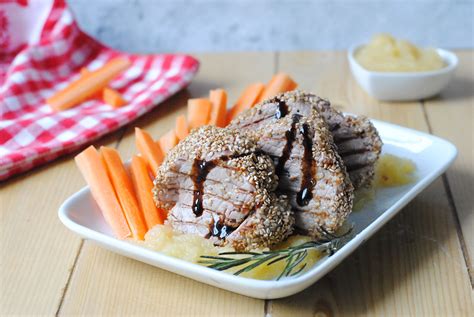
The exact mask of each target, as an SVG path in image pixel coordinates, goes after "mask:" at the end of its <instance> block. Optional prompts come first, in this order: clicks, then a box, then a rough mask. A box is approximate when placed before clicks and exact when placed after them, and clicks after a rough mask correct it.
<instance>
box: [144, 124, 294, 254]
mask: <svg viewBox="0 0 474 317" xmlns="http://www.w3.org/2000/svg"><path fill="white" fill-rule="evenodd" d="M277 183H278V178H277V176H276V174H275V172H274V166H273V162H272V160H271V158H270V157H268V156H267V155H265V154H263V153H259V152H258V151H257V145H256V140H255V139H253V138H252V137H251V136H248V135H246V134H244V133H241V132H239V131H237V130H233V129H227V128H224V129H221V128H215V127H210V126H206V127H201V128H199V129H197V130H195V131H193V132H192V133H191V134H190V135H189V136H188V137H187V138H186V139H185V140H183V141H181V142H180V143H179V144H178V145H177V146H176V147H175V148H173V149H172V150H171V151H170V152H169V153H168V155H167V157H166V159H165V161H164V162H163V164H162V165H161V167H160V169H159V170H158V173H157V176H156V179H155V181H154V184H155V187H154V190H153V193H154V198H155V201H156V204H157V206H159V207H160V208H163V209H165V210H168V220H167V222H168V223H169V224H170V225H171V226H172V227H173V228H174V229H176V230H179V231H182V232H186V233H195V234H198V235H200V236H202V237H205V238H209V239H212V240H213V241H214V242H215V243H216V244H218V245H223V244H230V245H232V246H233V247H234V248H235V249H237V250H250V249H255V248H262V247H269V246H271V245H273V244H275V243H278V242H280V241H282V240H284V239H285V238H286V237H287V236H288V235H289V234H290V233H291V232H292V227H293V223H294V217H293V214H292V211H291V208H290V207H289V204H288V200H287V199H286V198H285V197H280V198H278V197H277V196H276V195H275V194H274V193H273V192H274V190H275V189H276V187H277Z"/></svg>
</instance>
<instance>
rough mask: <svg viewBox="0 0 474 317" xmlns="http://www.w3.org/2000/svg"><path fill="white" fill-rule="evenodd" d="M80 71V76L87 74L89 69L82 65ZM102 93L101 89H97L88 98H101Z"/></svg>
mask: <svg viewBox="0 0 474 317" xmlns="http://www.w3.org/2000/svg"><path fill="white" fill-rule="evenodd" d="M80 73H81V76H85V75H87V74H89V73H90V71H89V70H88V69H87V67H82V68H81V71H80ZM102 93H103V90H102V91H98V92H96V93H95V94H93V95H91V96H90V97H89V98H90V99H101V98H102Z"/></svg>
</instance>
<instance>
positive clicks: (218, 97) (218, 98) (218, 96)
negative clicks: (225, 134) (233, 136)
mask: <svg viewBox="0 0 474 317" xmlns="http://www.w3.org/2000/svg"><path fill="white" fill-rule="evenodd" d="M209 100H210V101H211V104H212V110H211V119H210V120H209V124H212V125H215V126H216V127H221V128H222V127H225V125H226V115H227V108H226V106H227V93H226V92H225V90H224V89H216V90H211V91H210V92H209Z"/></svg>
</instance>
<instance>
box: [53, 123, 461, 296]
mask: <svg viewBox="0 0 474 317" xmlns="http://www.w3.org/2000/svg"><path fill="white" fill-rule="evenodd" d="M372 121H373V122H374V123H377V122H378V123H379V124H383V125H386V126H389V127H391V128H395V129H401V130H403V131H405V132H410V133H416V134H418V135H421V136H423V137H426V138H430V139H433V140H436V141H437V142H440V143H442V144H444V146H446V147H447V148H449V149H450V157H449V159H448V160H446V161H445V162H444V164H443V165H441V166H440V167H439V168H438V169H436V170H433V171H432V172H430V173H428V174H427V175H426V176H425V177H424V178H423V179H422V180H421V181H419V182H418V183H417V184H416V185H415V186H413V188H411V189H410V190H409V191H408V192H407V193H405V194H404V195H403V196H402V197H401V198H400V199H399V200H398V201H397V202H396V203H394V204H393V205H392V206H390V207H389V208H388V209H387V210H385V211H384V212H383V214H381V215H380V216H379V217H377V218H376V219H375V220H374V221H373V222H372V223H370V224H369V225H368V226H367V227H366V228H364V229H363V230H362V231H361V232H359V233H358V234H357V235H356V236H354V237H353V238H352V239H351V240H350V241H349V242H348V243H347V244H345V245H344V246H343V247H342V248H341V249H339V250H338V251H337V252H336V253H335V255H333V256H332V257H330V258H329V259H328V260H327V261H324V262H323V263H321V265H317V266H314V267H313V268H311V269H309V270H308V271H307V272H305V273H303V274H302V275H299V276H296V277H292V278H287V279H282V280H279V281H268V280H257V279H252V278H246V277H241V276H235V275H232V274H229V273H225V272H220V271H217V270H214V269H211V268H207V267H205V266H201V265H198V264H194V263H191V262H187V261H184V260H181V259H177V258H173V257H170V256H168V255H165V254H161V253H159V252H156V251H153V250H149V249H147V248H145V247H142V246H139V245H133V244H132V243H130V242H127V241H122V240H119V239H116V238H113V237H111V236H108V235H106V234H104V233H100V232H97V231H95V230H92V229H89V228H88V227H85V226H82V225H80V224H78V223H76V222H74V221H73V220H72V219H71V218H70V217H69V216H68V205H69V204H72V203H73V202H74V200H77V199H79V197H80V196H81V195H83V194H84V192H86V191H88V190H89V189H88V187H87V186H86V187H84V188H82V189H81V190H80V191H78V192H76V193H75V194H73V195H72V196H71V197H69V198H68V199H67V200H66V201H65V202H64V203H63V204H62V205H61V206H60V208H59V211H58V216H59V219H60V220H61V222H62V223H63V224H64V225H65V226H66V227H67V228H69V229H70V230H72V231H73V232H76V233H77V234H79V235H80V236H82V237H84V238H85V239H89V240H93V241H97V242H98V243H99V244H102V245H106V246H107V247H108V248H109V249H112V250H122V251H124V250H125V251H126V253H127V254H130V255H132V256H134V257H135V258H139V259H141V261H143V262H145V263H148V264H151V265H154V263H153V262H154V261H156V262H159V263H160V264H161V265H162V268H164V269H167V270H169V271H171V272H173V269H176V270H177V271H186V274H181V275H184V276H187V277H191V276H194V279H197V280H200V281H204V280H205V279H209V280H210V281H212V285H214V286H217V287H218V285H224V284H227V283H228V284H231V285H234V286H233V287H232V288H233V289H235V288H236V287H237V288H239V289H242V288H250V289H252V293H255V292H262V296H261V297H260V296H259V297H260V298H278V297H283V296H286V295H281V296H279V295H276V296H268V293H269V290H270V289H271V293H278V290H280V291H282V290H283V289H286V288H297V287H298V286H299V287H298V288H300V289H304V288H305V287H307V286H309V285H311V284H313V283H314V282H315V281H317V280H318V279H319V278H320V277H322V276H324V275H325V274H326V273H328V272H329V271H330V270H332V269H333V268H334V266H336V265H338V264H339V263H340V262H341V261H342V260H344V259H345V258H346V257H347V256H348V255H349V254H351V253H352V252H353V251H354V250H355V249H357V248H358V247H359V246H360V245H361V244H362V243H364V242H365V241H366V240H368V239H369V238H370V237H371V236H372V235H373V234H374V233H375V232H377V231H378V230H379V229H380V228H381V227H382V226H383V225H384V224H385V223H387V222H388V221H389V220H390V219H392V218H393V216H395V215H396V214H397V213H398V211H399V210H400V209H401V208H403V207H404V206H405V205H406V204H407V203H408V202H410V201H411V200H412V199H413V198H414V197H415V196H416V195H418V194H419V193H420V192H421V191H422V190H423V189H425V188H426V187H427V186H428V185H429V184H430V183H431V182H433V180H435V179H436V178H437V177H438V176H439V175H441V174H442V173H443V172H444V171H445V170H446V169H447V168H448V167H449V165H450V164H451V163H452V162H453V161H454V159H455V157H456V156H457V149H456V147H455V146H454V145H453V144H451V143H450V142H448V141H446V140H443V139H441V138H438V137H436V136H433V135H429V134H426V133H424V132H420V131H415V130H412V129H409V128H405V127H401V126H397V125H394V124H390V123H387V122H381V121H377V120H372ZM336 255H337V256H336ZM196 276H197V277H199V278H196ZM191 278H192V277H191ZM217 278H218V279H217ZM301 285H304V287H303V288H301ZM237 292H239V291H237ZM240 293H241V292H240ZM253 297H255V296H253Z"/></svg>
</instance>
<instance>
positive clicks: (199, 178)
mask: <svg viewBox="0 0 474 317" xmlns="http://www.w3.org/2000/svg"><path fill="white" fill-rule="evenodd" d="M260 154H262V152H259V151H257V152H255V155H260ZM245 155H249V154H241V155H224V156H221V157H219V158H216V159H214V160H212V161H205V160H201V159H198V158H196V159H194V162H193V166H192V168H191V179H192V181H193V184H194V190H193V205H192V210H193V212H194V214H195V215H196V217H199V216H201V215H202V212H203V211H204V208H203V206H202V196H203V194H204V182H205V181H206V178H207V175H208V174H209V172H210V171H211V170H212V169H213V168H214V167H216V166H217V163H218V162H219V161H223V162H225V161H228V160H230V159H234V158H239V157H242V156H245Z"/></svg>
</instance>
